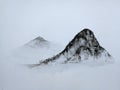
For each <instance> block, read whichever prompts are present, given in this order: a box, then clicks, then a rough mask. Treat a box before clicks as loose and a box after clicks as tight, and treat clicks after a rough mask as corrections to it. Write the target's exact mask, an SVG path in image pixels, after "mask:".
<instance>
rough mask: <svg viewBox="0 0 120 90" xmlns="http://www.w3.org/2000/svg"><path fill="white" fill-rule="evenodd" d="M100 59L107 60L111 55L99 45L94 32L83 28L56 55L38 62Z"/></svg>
mask: <svg viewBox="0 0 120 90" xmlns="http://www.w3.org/2000/svg"><path fill="white" fill-rule="evenodd" d="M90 58H92V59H100V58H102V59H103V60H104V61H107V60H109V59H110V58H111V55H110V54H109V53H108V52H107V51H106V50H105V49H104V48H103V47H102V46H100V44H99V42H98V41H97V39H96V37H95V35H94V33H93V32H92V31H91V30H89V29H83V30H82V31H81V32H79V33H78V34H77V35H76V36H75V37H74V38H73V39H72V40H71V41H70V42H69V44H68V45H67V46H66V47H65V49H64V50H63V51H62V52H60V53H58V54H57V55H55V56H53V57H51V58H48V59H45V60H43V61H40V63H39V64H36V65H41V64H48V63H50V62H60V63H67V62H80V61H84V60H89V59H90Z"/></svg>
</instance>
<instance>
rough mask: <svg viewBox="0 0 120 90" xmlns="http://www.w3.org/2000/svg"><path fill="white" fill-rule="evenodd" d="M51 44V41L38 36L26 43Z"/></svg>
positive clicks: (31, 44)
mask: <svg viewBox="0 0 120 90" xmlns="http://www.w3.org/2000/svg"><path fill="white" fill-rule="evenodd" d="M48 45H49V42H48V41H47V40H45V39H44V38H42V37H40V36H38V37H36V38H35V39H33V40H31V41H29V42H28V43H27V44H25V46H29V47H33V48H34V47H46V46H48Z"/></svg>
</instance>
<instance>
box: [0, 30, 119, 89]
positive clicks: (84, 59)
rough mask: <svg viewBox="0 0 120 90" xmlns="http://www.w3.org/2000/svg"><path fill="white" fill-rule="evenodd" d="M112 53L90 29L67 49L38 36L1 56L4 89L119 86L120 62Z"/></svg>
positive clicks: (0, 84) (0, 77) (108, 87)
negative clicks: (114, 58) (113, 58)
mask: <svg viewBox="0 0 120 90" xmlns="http://www.w3.org/2000/svg"><path fill="white" fill-rule="evenodd" d="M103 44H104V43H103ZM51 56H53V57H51ZM50 57H51V58H50ZM112 57H113V56H112V55H111V52H108V51H107V50H106V49H104V48H103V47H102V46H101V45H100V43H99V42H98V40H97V39H96V38H95V35H94V34H93V32H92V31H91V30H89V29H84V30H82V31H80V32H79V33H78V34H77V35H75V37H74V38H73V39H72V40H71V41H70V42H69V43H68V44H67V45H66V47H65V48H64V49H62V48H61V47H60V46H59V44H54V43H53V42H50V41H48V40H46V39H44V38H43V37H36V38H35V39H33V40H30V41H29V42H28V43H26V44H24V45H23V46H21V47H19V48H17V49H16V50H15V51H14V52H12V53H11V52H10V53H9V55H7V54H6V55H3V56H2V57H0V73H1V74H0V90H33V89H34V90H61V89H62V90H66V89H68V90H119V89H120V87H119V83H120V82H119V81H120V79H119V76H120V70H119V67H120V62H119V59H118V60H113V61H112V59H111V58H112ZM46 58H47V59H46ZM39 60H40V63H39ZM114 61H115V62H114ZM34 63H35V64H34ZM28 66H30V68H29V67H28ZM31 66H32V67H34V68H31ZM36 66H38V67H36Z"/></svg>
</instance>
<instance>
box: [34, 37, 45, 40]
mask: <svg viewBox="0 0 120 90" xmlns="http://www.w3.org/2000/svg"><path fill="white" fill-rule="evenodd" d="M34 40H39V41H46V40H45V39H44V38H43V37H41V36H38V37H36V38H35V39H34Z"/></svg>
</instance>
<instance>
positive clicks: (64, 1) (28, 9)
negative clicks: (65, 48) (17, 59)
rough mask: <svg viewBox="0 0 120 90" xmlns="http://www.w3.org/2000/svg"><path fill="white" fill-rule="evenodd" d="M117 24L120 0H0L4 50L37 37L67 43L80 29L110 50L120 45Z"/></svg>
mask: <svg viewBox="0 0 120 90" xmlns="http://www.w3.org/2000/svg"><path fill="white" fill-rule="evenodd" d="M119 24H120V1H119V0H0V46H1V47H2V49H3V50H10V49H11V50H12V49H14V48H16V47H19V46H21V45H23V44H25V43H27V42H28V41H30V40H31V39H34V38H35V37H37V36H42V37H44V38H45V39H47V40H50V41H55V42H58V43H61V44H63V45H66V44H67V43H68V42H69V41H70V40H71V39H72V38H73V36H74V35H75V34H76V33H78V32H79V31H81V30H82V29H83V28H90V29H91V30H93V31H94V33H95V35H96V37H97V38H98V40H99V41H100V43H101V44H102V45H103V46H104V47H105V48H107V49H109V51H112V50H113V48H114V46H116V45H117V43H118V46H119V45H120V40H119V38H120V36H119V33H120V31H119V30H120V26H119ZM118 40H119V41H118ZM118 49H119V50H120V48H119V47H115V50H114V51H113V52H116V53H117V52H118V51H116V50H118Z"/></svg>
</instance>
